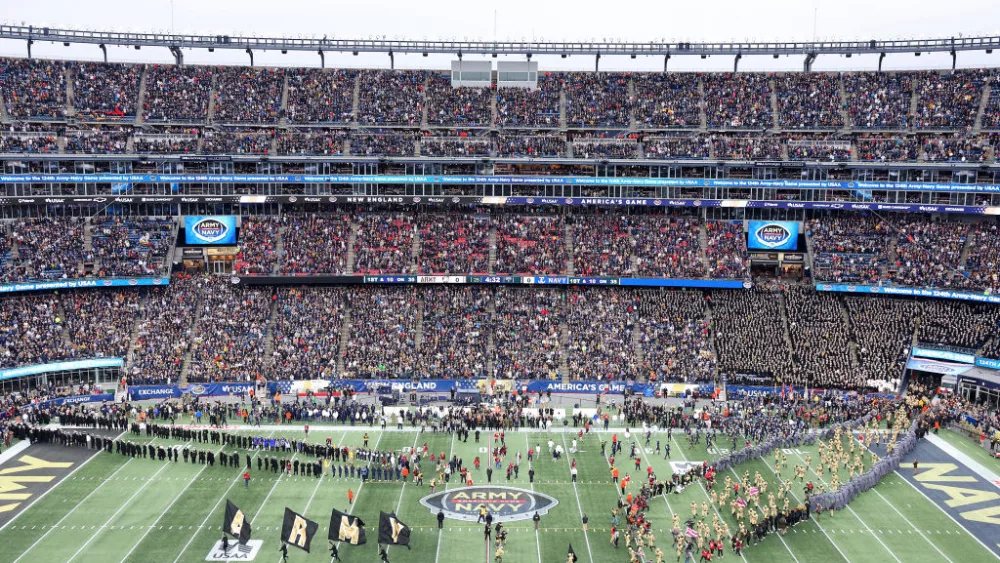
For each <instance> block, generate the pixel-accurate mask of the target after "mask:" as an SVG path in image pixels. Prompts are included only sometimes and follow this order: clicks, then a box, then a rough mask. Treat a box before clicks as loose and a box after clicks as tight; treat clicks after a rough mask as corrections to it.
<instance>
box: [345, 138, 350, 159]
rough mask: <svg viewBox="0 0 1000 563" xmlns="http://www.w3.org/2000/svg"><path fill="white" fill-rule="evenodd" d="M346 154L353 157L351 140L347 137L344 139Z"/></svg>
mask: <svg viewBox="0 0 1000 563" xmlns="http://www.w3.org/2000/svg"><path fill="white" fill-rule="evenodd" d="M344 154H345V155H346V156H350V155H351V138H350V137H347V138H345V139H344Z"/></svg>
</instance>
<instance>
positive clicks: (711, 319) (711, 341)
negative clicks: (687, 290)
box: [702, 299, 719, 377]
mask: <svg viewBox="0 0 1000 563" xmlns="http://www.w3.org/2000/svg"><path fill="white" fill-rule="evenodd" d="M702 302H703V303H705V309H704V312H703V314H704V316H705V321H706V322H707V323H708V349H709V350H711V351H712V357H713V358H715V359H716V360H718V358H719V352H718V351H716V349H715V316H714V315H713V312H712V300H711V299H702ZM712 370H713V372H714V373H713V375H715V376H716V377H718V375H719V368H718V367H715V368H712Z"/></svg>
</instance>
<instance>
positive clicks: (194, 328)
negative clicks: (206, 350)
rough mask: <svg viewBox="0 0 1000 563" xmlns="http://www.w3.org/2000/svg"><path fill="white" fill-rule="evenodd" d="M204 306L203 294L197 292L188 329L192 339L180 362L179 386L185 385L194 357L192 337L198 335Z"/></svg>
mask: <svg viewBox="0 0 1000 563" xmlns="http://www.w3.org/2000/svg"><path fill="white" fill-rule="evenodd" d="M204 304H205V294H204V292H202V291H199V292H198V304H197V306H196V307H195V316H194V319H193V320H192V321H191V327H190V328H189V329H188V330H189V334H191V337H192V339H191V340H190V341H188V343H187V348H186V349H185V350H184V359H183V360H181V375H180V380H179V381H178V383H179V384H180V385H187V375H188V370H190V369H191V360H192V356H193V355H194V335H195V334H197V333H198V322H199V321H201V315H202V305H204Z"/></svg>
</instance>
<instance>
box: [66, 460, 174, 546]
mask: <svg viewBox="0 0 1000 563" xmlns="http://www.w3.org/2000/svg"><path fill="white" fill-rule="evenodd" d="M167 467H170V466H169V465H167V464H166V463H164V464H163V467H161V468H159V469H157V470H156V473H154V474H153V476H154V477H155V476H157V475H159V474H160V472H161V471H163V470H164V469H166V468H167ZM150 483H152V481H146V482H144V483H143V484H142V486H141V487H139V488H138V489H137V490H136V491H135V492H134V493H132V496H130V497H129V499H128V500H127V501H125V502H123V503H122V505H121V506H119V507H118V510H116V511H115V513H114V514H112V515H111V517H110V518H108V520H107V522H105V523H104V526H107V525H108V524H110V523H111V522H112V521H114V519H115V518H117V517H118V515H119V514H121V513H122V510H125V507H127V506H129V505H130V504H132V501H133V500H135V497H137V496H139V493H141V492H142V491H144V490H146V487H148V486H149V484H150ZM103 529H104V528H103V527H101V528H99V529H98V530H97V531H96V532H94V533H93V534H92V535H91V536H90V538H88V539H87V541H85V542H83V545H81V546H80V549H78V550H76V553H74V554H73V555H72V556H71V557H70V558H69V559H67V560H66V563H69V562H70V561H72V560H74V559H76V556H77V555H80V553H82V552H83V550H84V549H86V548H87V546H88V545H90V542H92V541H94V538H96V537H97V536H99V535H100V533H101V531H102V530H103Z"/></svg>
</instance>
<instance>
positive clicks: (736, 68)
mask: <svg viewBox="0 0 1000 563" xmlns="http://www.w3.org/2000/svg"><path fill="white" fill-rule="evenodd" d="M742 58H743V53H736V58H735V59H733V72H739V70H740V59H742Z"/></svg>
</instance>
